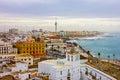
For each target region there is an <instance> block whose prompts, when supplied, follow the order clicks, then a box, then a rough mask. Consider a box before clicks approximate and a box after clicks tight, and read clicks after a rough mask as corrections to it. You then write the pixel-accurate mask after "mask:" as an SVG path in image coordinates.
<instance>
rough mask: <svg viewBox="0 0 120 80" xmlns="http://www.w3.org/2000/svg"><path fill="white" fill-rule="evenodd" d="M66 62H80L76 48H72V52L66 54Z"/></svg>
mask: <svg viewBox="0 0 120 80" xmlns="http://www.w3.org/2000/svg"><path fill="white" fill-rule="evenodd" d="M66 60H67V61H68V62H76V61H79V60H80V53H79V52H77V51H76V48H75V47H74V46H72V48H71V50H70V52H67V53H66Z"/></svg>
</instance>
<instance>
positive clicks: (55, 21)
mask: <svg viewBox="0 0 120 80" xmlns="http://www.w3.org/2000/svg"><path fill="white" fill-rule="evenodd" d="M55 32H57V19H56V20H55Z"/></svg>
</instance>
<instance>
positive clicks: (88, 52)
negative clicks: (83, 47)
mask: <svg viewBox="0 0 120 80" xmlns="http://www.w3.org/2000/svg"><path fill="white" fill-rule="evenodd" d="M87 54H88V62H90V57H91V56H90V51H87Z"/></svg>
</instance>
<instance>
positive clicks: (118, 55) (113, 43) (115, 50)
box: [73, 33, 120, 60]
mask: <svg viewBox="0 0 120 80" xmlns="http://www.w3.org/2000/svg"><path fill="white" fill-rule="evenodd" d="M73 42H76V43H78V44H79V45H81V46H82V47H83V48H84V49H85V50H87V51H88V50H89V51H90V52H91V54H92V55H93V56H95V57H98V52H100V53H101V54H100V57H101V58H103V59H108V56H110V59H119V60H120V33H109V35H105V36H103V37H94V38H83V39H78V40H74V41H73ZM113 54H114V55H115V56H113Z"/></svg>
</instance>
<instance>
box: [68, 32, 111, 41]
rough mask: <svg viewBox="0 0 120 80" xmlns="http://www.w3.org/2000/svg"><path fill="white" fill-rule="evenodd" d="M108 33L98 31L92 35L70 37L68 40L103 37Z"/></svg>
mask: <svg viewBox="0 0 120 80" xmlns="http://www.w3.org/2000/svg"><path fill="white" fill-rule="evenodd" d="M107 35H109V33H100V34H96V35H93V36H82V37H81V36H80V37H70V38H69V39H70V40H82V39H83V40H84V39H98V38H103V37H105V36H107Z"/></svg>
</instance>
